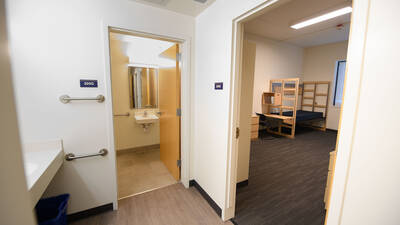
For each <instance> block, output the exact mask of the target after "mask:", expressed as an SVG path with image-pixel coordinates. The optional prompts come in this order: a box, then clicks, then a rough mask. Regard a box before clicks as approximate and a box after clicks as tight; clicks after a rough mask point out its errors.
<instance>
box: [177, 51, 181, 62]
mask: <svg viewBox="0 0 400 225" xmlns="http://www.w3.org/2000/svg"><path fill="white" fill-rule="evenodd" d="M176 60H177V61H178V62H180V61H181V60H182V54H181V53H176Z"/></svg>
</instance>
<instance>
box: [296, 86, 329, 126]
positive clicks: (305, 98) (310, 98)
mask: <svg viewBox="0 0 400 225" xmlns="http://www.w3.org/2000/svg"><path fill="white" fill-rule="evenodd" d="M321 86H325V89H326V92H324V93H322V92H318V93H317V90H319V87H321ZM303 87H304V92H306V91H307V92H310V93H311V95H306V94H305V93H303V94H302V99H301V110H307V111H312V112H315V109H316V108H320V109H324V110H323V113H324V118H325V119H324V120H323V124H322V127H315V126H311V127H313V128H316V129H319V130H323V131H325V130H326V118H327V116H328V103H329V89H330V82H329V81H304V82H303ZM316 97H325V98H326V99H325V101H324V104H318V103H317V100H316ZM305 102H307V103H305ZM310 109H311V110H310Z"/></svg>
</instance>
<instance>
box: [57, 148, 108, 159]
mask: <svg viewBox="0 0 400 225" xmlns="http://www.w3.org/2000/svg"><path fill="white" fill-rule="evenodd" d="M107 154H108V150H107V149H105V148H103V149H100V151H99V153H95V154H85V155H75V154H74V153H68V154H66V155H65V160H67V161H72V160H74V159H82V158H88V157H94V156H105V155H107Z"/></svg>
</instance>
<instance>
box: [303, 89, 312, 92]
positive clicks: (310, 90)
mask: <svg viewBox="0 0 400 225" xmlns="http://www.w3.org/2000/svg"><path fill="white" fill-rule="evenodd" d="M304 92H314V89H304Z"/></svg>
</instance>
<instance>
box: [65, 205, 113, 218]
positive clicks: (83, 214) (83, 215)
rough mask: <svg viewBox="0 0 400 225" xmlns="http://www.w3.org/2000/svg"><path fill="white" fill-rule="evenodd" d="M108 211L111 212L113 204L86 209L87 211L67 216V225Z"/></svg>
mask: <svg viewBox="0 0 400 225" xmlns="http://www.w3.org/2000/svg"><path fill="white" fill-rule="evenodd" d="M110 210H113V204H112V203H109V204H105V205H101V206H98V207H94V208H91V209H87V210H84V211H80V212H76V213H72V214H69V215H67V220H68V223H70V222H74V221H77V220H81V219H84V218H87V217H89V216H94V215H97V214H100V213H104V212H107V211H110Z"/></svg>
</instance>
